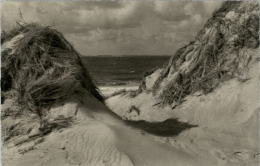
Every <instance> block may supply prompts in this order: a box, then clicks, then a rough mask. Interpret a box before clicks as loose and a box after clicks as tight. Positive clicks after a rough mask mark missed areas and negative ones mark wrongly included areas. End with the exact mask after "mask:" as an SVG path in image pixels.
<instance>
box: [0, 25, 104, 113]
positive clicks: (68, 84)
mask: <svg viewBox="0 0 260 166" xmlns="http://www.w3.org/2000/svg"><path fill="white" fill-rule="evenodd" d="M2 34H3V33H2ZM17 35H21V38H19V39H18V40H17V41H16V42H15V44H14V46H13V48H5V43H7V42H9V41H10V40H13V39H14V38H15V37H17ZM1 41H2V66H1V71H2V73H1V74H2V78H1V88H2V92H4V93H2V96H3V97H2V99H5V94H6V93H7V92H8V91H10V90H14V91H17V93H16V94H17V95H18V97H17V100H18V101H17V102H18V103H19V105H20V106H22V107H23V108H26V109H29V110H31V111H34V112H37V113H39V114H41V113H40V112H39V110H41V109H42V108H49V107H50V106H51V105H53V104H57V103H59V102H62V101H64V100H66V99H68V98H70V97H71V96H73V95H74V94H77V93H78V94H80V93H90V94H91V95H93V96H94V97H96V98H97V99H98V100H100V101H103V97H102V96H101V95H100V93H99V91H98V89H97V87H96V86H95V85H94V84H93V83H92V80H91V78H90V76H89V74H88V72H87V70H86V69H85V67H84V66H83V65H82V62H81V60H80V58H79V54H78V53H77V52H76V51H75V50H74V48H73V47H72V46H71V45H70V44H69V43H68V42H67V40H66V39H65V38H64V37H63V35H62V34H61V33H59V32H58V31H56V30H55V29H52V28H50V27H46V26H40V25H37V24H26V25H18V27H17V28H15V29H13V30H11V31H9V32H5V33H4V35H2V36H1Z"/></svg>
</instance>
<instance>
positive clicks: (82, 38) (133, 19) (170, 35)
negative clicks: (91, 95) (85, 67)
mask: <svg viewBox="0 0 260 166" xmlns="http://www.w3.org/2000/svg"><path fill="white" fill-rule="evenodd" d="M220 4H221V2H216V1H159V0H154V1H33V0H31V1H30V0H27V1H4V2H2V10H1V11H2V28H3V29H5V30H6V29H11V28H12V27H13V26H15V22H16V21H19V20H21V17H20V16H19V9H20V10H21V12H22V15H23V18H24V20H25V21H26V22H37V23H40V24H43V25H51V26H54V27H55V28H57V29H58V30H59V31H61V32H62V33H64V35H65V37H66V38H67V39H68V40H69V41H71V42H72V43H73V44H74V46H75V47H76V49H78V50H79V51H80V52H81V53H82V54H84V55H100V54H116V55H119V54H173V53H174V52H175V50H176V49H177V48H178V47H180V46H182V45H183V44H184V43H187V42H188V41H189V40H191V39H192V38H193V37H194V36H195V34H196V33H197V31H198V30H199V29H200V28H201V27H202V25H203V24H204V23H205V21H206V20H207V19H208V18H209V17H210V15H211V14H212V12H213V11H214V10H215V9H216V8H218V7H219V5H220Z"/></svg>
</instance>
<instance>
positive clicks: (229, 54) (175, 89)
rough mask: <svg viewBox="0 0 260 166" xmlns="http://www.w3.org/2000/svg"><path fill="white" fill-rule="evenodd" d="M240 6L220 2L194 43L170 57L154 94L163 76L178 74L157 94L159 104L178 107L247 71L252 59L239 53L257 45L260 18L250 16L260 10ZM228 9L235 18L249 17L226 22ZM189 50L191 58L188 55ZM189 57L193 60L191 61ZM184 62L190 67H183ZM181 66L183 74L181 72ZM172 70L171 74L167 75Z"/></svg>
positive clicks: (238, 3)
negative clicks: (242, 20) (235, 13)
mask: <svg viewBox="0 0 260 166" xmlns="http://www.w3.org/2000/svg"><path fill="white" fill-rule="evenodd" d="M240 4H241V3H240V2H225V3H223V5H222V7H221V8H220V9H219V10H217V11H216V12H215V13H214V14H213V17H212V18H211V19H209V20H208V22H207V23H206V24H205V26H204V28H203V29H202V30H201V31H200V32H199V33H198V35H197V37H196V39H195V41H194V42H191V43H190V44H188V45H187V46H185V47H182V48H180V49H179V50H178V51H177V52H176V54H175V55H174V56H173V57H172V58H171V60H170V62H169V65H168V66H167V67H166V68H165V69H164V71H163V72H162V76H161V77H160V78H159V79H158V80H157V82H156V84H155V87H154V91H155V92H154V93H155V94H156V92H157V90H158V89H159V88H160V87H159V85H160V83H161V82H162V81H163V79H164V78H165V77H167V76H168V75H172V74H175V75H177V77H175V79H173V80H171V82H169V83H168V84H167V86H166V87H164V90H163V91H162V93H161V94H160V98H161V100H162V103H164V104H173V103H174V104H180V103H181V102H182V101H183V99H184V98H185V97H186V96H188V95H190V94H192V93H194V92H197V91H202V92H204V93H209V92H211V91H212V90H213V89H215V88H216V87H217V86H218V85H219V84H220V83H221V82H222V81H224V80H227V79H230V78H233V77H236V76H238V75H240V74H243V70H246V69H247V67H248V64H249V62H250V60H251V57H250V55H247V54H243V53H241V52H242V51H241V50H243V49H254V48H257V47H258V46H259V34H258V33H259V16H258V15H255V14H252V13H253V12H252V11H258V10H259V5H258V4H256V5H251V6H249V7H250V9H247V8H246V9H245V7H244V8H240ZM231 10H235V11H236V12H237V15H239V14H238V13H241V15H243V14H245V15H248V17H245V18H246V19H245V20H244V22H238V21H234V22H232V20H231V21H230V20H225V15H226V13H227V12H229V11H231ZM251 12H252V13H251ZM231 38H233V41H231V40H230V39H231ZM194 43H196V45H195V44H194ZM191 51H193V52H192V56H191V57H189V56H187V55H189V53H191ZM189 58H193V59H192V61H189ZM187 62H188V63H190V64H189V65H188V66H185V63H187ZM183 64H184V65H183ZM183 67H185V72H183V70H182V69H181V68H183ZM172 68H174V70H173V73H169V72H170V70H171V69H172Z"/></svg>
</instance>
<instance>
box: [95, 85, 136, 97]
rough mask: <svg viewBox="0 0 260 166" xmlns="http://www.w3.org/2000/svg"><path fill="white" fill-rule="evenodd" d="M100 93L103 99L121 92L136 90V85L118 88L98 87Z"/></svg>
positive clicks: (119, 86)
mask: <svg viewBox="0 0 260 166" xmlns="http://www.w3.org/2000/svg"><path fill="white" fill-rule="evenodd" d="M98 88H99V90H100V92H101V93H102V95H103V96H104V97H107V96H110V95H112V94H113V93H115V92H119V91H122V90H126V91H129V90H137V89H138V85H118V86H99V87H98Z"/></svg>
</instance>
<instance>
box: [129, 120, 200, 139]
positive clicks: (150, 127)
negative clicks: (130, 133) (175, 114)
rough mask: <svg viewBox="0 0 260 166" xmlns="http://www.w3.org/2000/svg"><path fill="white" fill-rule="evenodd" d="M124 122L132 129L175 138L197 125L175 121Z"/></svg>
mask: <svg viewBox="0 0 260 166" xmlns="http://www.w3.org/2000/svg"><path fill="white" fill-rule="evenodd" d="M125 122H126V123H127V124H128V125H130V126H132V127H135V128H138V129H142V130H144V131H146V132H148V133H151V134H154V135H157V136H176V135H178V134H180V133H181V132H182V131H184V130H187V129H190V128H192V127H197V125H191V124H189V123H184V122H180V121H178V120H177V119H167V120H165V121H162V122H147V121H144V120H140V121H130V120H126V121H125Z"/></svg>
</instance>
